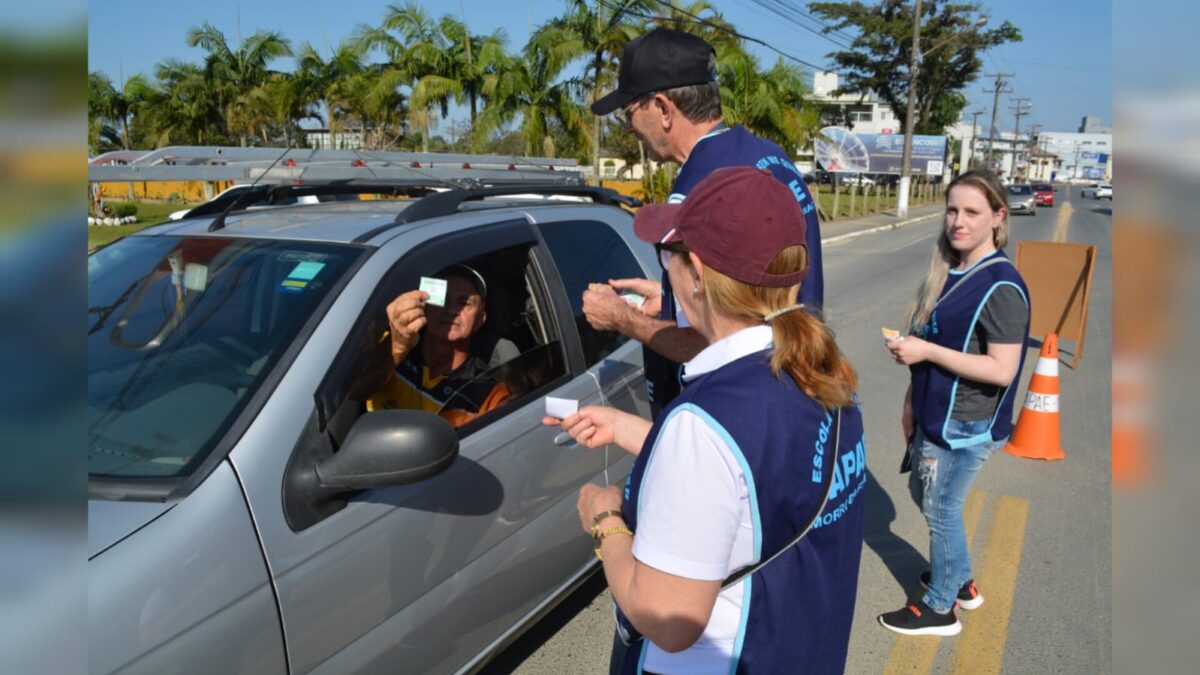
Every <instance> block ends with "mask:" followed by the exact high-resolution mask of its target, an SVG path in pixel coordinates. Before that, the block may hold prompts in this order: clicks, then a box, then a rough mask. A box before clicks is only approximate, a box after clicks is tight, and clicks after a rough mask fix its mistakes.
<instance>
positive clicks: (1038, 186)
mask: <svg viewBox="0 0 1200 675" xmlns="http://www.w3.org/2000/svg"><path fill="white" fill-rule="evenodd" d="M1031 187H1033V201H1034V203H1035V204H1037V205H1038V206H1054V186H1053V185H1050V184H1049V183H1034V184H1033V185H1032V186H1031Z"/></svg>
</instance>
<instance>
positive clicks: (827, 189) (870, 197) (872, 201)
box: [808, 184, 942, 220]
mask: <svg viewBox="0 0 1200 675" xmlns="http://www.w3.org/2000/svg"><path fill="white" fill-rule="evenodd" d="M808 188H809V190H812V188H813V186H812V185H811V184H810V185H809V186H808ZM840 192H841V194H840V195H839V196H838V208H837V213H834V212H833V186H831V185H820V186H818V193H817V195H815V196H816V197H817V201H818V203H819V204H820V207H821V211H823V212H824V213H825V214H826V215H827V216H828V217H829V219H830V220H841V219H843V218H849V217H851V215H853V217H855V218H861V217H862V216H867V215H872V214H875V213H882V212H884V211H895V210H896V189H895V188H892V189H891V190H890V191H887V192H886V193H885V192H884V188H882V187H871V188H869V190H868V192H867V196H866V200H865V201H866V209H865V212H864V208H863V207H864V204H863V202H864V199H863V194H862V192H861V191H859V190H858V189H857V188H856V189H855V192H854V209H853V211H851V208H850V187H849V186H842V187H841V188H840ZM941 201H942V196H941V195H940V194H938V192H937V190H936V189H935V188H931V189H930V190H929V193H928V196H927V198H925V199H922V198H921V197H920V193H919V192H918V193H914V194H913V196H912V198H911V199H910V200H909V202H908V203H909V206H921V205H924V204H934V203H941Z"/></svg>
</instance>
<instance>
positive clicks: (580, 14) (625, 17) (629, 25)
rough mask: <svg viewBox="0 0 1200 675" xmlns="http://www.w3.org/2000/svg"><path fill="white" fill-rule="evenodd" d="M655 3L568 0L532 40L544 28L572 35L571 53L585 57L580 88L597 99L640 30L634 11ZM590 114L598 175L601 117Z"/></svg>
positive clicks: (644, 1) (608, 87) (539, 31)
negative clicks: (559, 14)
mask: <svg viewBox="0 0 1200 675" xmlns="http://www.w3.org/2000/svg"><path fill="white" fill-rule="evenodd" d="M652 5H654V3H652V2H649V1H648V0H615V1H610V0H596V2H595V5H594V6H593V5H592V4H589V2H588V0H568V2H567V12H566V14H565V15H564V16H562V17H559V18H556V19H551V20H550V21H549V22H548V23H546V24H545V25H544V26H543V27H542V28H540V29H538V32H537V33H535V35H534V37H533V38H531V41H532V40H541V39H545V38H539V37H538V34H540V33H542V32H543V31H544V30H550V31H563V32H565V33H567V34H569V35H571V36H572V38H571V40H570V42H571V43H572V44H576V45H578V53H577V54H576V55H575V56H574V57H572V58H573V59H574V58H582V59H583V60H584V77H583V81H582V83H581V84H582V85H583V88H584V89H586V90H587V91H588V99H589V100H588V102H589V103H592V102H595V101H596V100H598V99H599V98H600V97H601V95H602V94H604V93H605V92H606V91H607V90H609V89H611V88H612V87H613V84H614V80H615V78H616V74H617V60H618V58H619V57H620V55H621V52H622V50H623V49H624V48H625V45H627V44H629V42H630V41H631V40H633V39H634V38H636V37H637V36H638V35H639V34H640V33H642V32H643V29H642V27H641V26H640V25H639V24H638V23H637V22H636V15H639V14H643V13H645V12H646V11H647V10H649V9H650V8H651V6H652ZM586 114H587V115H588V116H589V117H592V120H591V121H592V134H591V140H592V164H593V166H594V169H595V172H596V174H595V175H596V176H597V177H599V175H600V120H599V119H598V118H596V117H595V116H593V115H591V113H590V112H588V113H586Z"/></svg>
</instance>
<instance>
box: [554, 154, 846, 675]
mask: <svg viewBox="0 0 1200 675" xmlns="http://www.w3.org/2000/svg"><path fill="white" fill-rule="evenodd" d="M635 229H636V231H637V235H638V237H640V238H641V239H643V240H646V241H650V242H655V243H656V246H657V248H658V251H659V256H660V262H661V264H662V266H663V270H664V273H665V274H667V275H669V277H670V281H671V286H672V288H674V289H676V293H677V294H678V295H679V302H680V305H681V306H682V309H683V311H684V313H685V314H686V316H687V319H688V321H689V322H690V323H691V325H692V326H694V327H695V328H696V329H697V330H698V331H699V332H700V333H701V334H702V335H703V336H704V337H705V338H706V339H707V341H708V343H709V346H708V347H707V348H706V349H704V350H703V351H701V352H700V353H699V354H698V355H697V356H696V357H695V358H694V359H692V360H691V361H689V362H688V363H686V364H685V366H684V376H683V379H684V383H685V388H684V390H683V393H682V394H681V395H680V396H679V397H678V398H676V399H675V400H673V401H672V402H671V404H670V405H669V406H667V407H666V408H664V409H663V411H662V412H661V413H660V415H659V416H658V418H657V419H656V420H655V421H654V422H653V423H652V422H650V421H647V420H644V419H641V418H638V417H636V416H634V415H630V414H628V413H623V412H621V411H617V410H614V409H612V408H604V407H586V408H583V409H581V410H580V411H579V412H578V413H577V414H575V415H571V416H570V417H568V418H566V419H564V420H558V419H555V418H547V419H546V422H547V424H561V425H562V427H563V428H564V429H565V430H567V431H568V432H569V433H570V434H571V435H572V437H574V438H575V439H577V440H578V441H579V443H580V444H582V445H584V446H586V447H599V446H602V445H605V444H609V443H615V444H617V445H619V446H621V447H622V448H624V449H625V450H627V451H629V452H631V453H633V454H635V455H637V459H636V460H635V461H634V465H633V469H632V471H631V474H630V476H629V480H628V481H627V483H626V485H625V487H624V489H623V490H622V489H621V488H619V487H615V486H613V487H608V488H600V487H597V486H594V485H585V486H584V487H583V489H582V490H581V491H580V495H579V504H578V506H579V517H580V521H581V523H582V525H583V527H584V529H585V530H586V531H588V532H590V533H591V534H592V535H593V537H594V538H595V541H596V554H597V555H598V556H600V557H601V560H603V564H604V574H605V576H606V578H607V579H608V585H609V587H610V588H611V589H612V595H613V598H614V600H615V601H616V604H617V617H618V631H617V633H618V636H617V637H618V639H617V641H616V642H615V643H614V658H613V669H614V670H618V671H620V672H639V671H640V672H659V673H668V672H669V673H677V672H685V673H708V672H713V673H716V672H721V673H729V672H735V671H736V672H764V673H765V672H797V671H799V672H819V673H826V672H829V673H834V672H837V673H840V672H842V669H843V668H844V666H845V661H846V648H847V643H848V641H849V635H850V623H851V619H852V616H853V613H854V598H855V594H856V591H857V583H858V565H859V556H860V552H861V549H862V533H863V504H862V500H861V499H860V496H861V492H862V489H863V487H864V485H865V484H866V459H865V448H864V442H863V425H862V416H861V413H860V411H859V409H858V407H857V401H856V398H855V394H854V389H855V384H856V378H855V375H854V371H853V369H852V368H851V366H850V364H849V362H848V361H847V360H846V359H845V357H844V356H843V355H842V353H841V351H840V350H839V349H838V346H837V344H836V343H835V342H834V340H833V336H832V334H831V333H830V331H829V330H828V329H827V328H826V327H825V325H824V324H822V323H821V322H819V321H818V320H817V319H815V318H813V317H812V316H810V315H809V314H808V313H806V312H803V311H797V310H799V309H801V308H802V307H801V306H800V305H797V304H793V303H794V301H795V298H796V297H797V290H798V286H799V284H800V280H801V279H803V278H804V274H805V271H806V267H807V250H806V247H805V243H804V242H805V219H804V216H803V214H802V212H801V210H800V207H799V206H798V204H797V203H796V200H795V198H794V196H793V195H792V193H791V192H790V191H789V190H788V189H787V188H786V187H785V186H784V185H782V184H781V183H779V181H777V180H775V179H774V178H773V177H772V176H771V175H770V174H769V173H768V172H766V171H762V170H758V169H753V168H747V167H741V168H729V169H720V170H717V171H714V172H713V173H712V174H711V175H710V176H709V177H707V178H705V179H704V180H703V181H702V182H701V183H700V184H699V185H697V187H696V188H695V190H694V191H693V192H692V193H691V195H690V196H689V197H688V199H687V201H685V202H684V203H682V204H665V205H652V206H646V207H643V208H642V209H641V210H640V211H639V212H638V215H637V218H636V220H635ZM643 636H644V637H643Z"/></svg>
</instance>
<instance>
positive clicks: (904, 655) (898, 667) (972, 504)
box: [883, 490, 987, 675]
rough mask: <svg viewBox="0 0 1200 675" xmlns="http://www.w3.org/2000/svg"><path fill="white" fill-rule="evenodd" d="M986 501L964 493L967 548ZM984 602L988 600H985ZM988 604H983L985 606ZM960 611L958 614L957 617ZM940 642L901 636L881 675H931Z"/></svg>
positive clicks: (980, 494) (981, 494)
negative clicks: (916, 674) (913, 674)
mask: <svg viewBox="0 0 1200 675" xmlns="http://www.w3.org/2000/svg"><path fill="white" fill-rule="evenodd" d="M985 501H987V493H986V492H981V491H979V490H971V491H970V492H968V493H967V501H966V503H964V504H963V525H964V526H965V529H966V533H967V549H968V550H970V548H971V542H972V541H974V539H975V531H976V530H977V529H978V526H979V518H980V516H982V515H983V505H984V502H985ZM984 600H985V601H986V600H987V598H986V597H985V598H984ZM984 604H985V605H986V604H987V603H986V602H985V603H984ZM961 617H962V612H959V618H961ZM941 644H942V640H938V639H935V638H930V637H925V636H918V635H901V636H899V637H898V638H897V639H896V643H895V644H894V645H892V653H891V654H890V655H889V656H888V660H887V663H886V664H884V666H883V672H884V675H900V674H901V673H929V672H933V662H934V660H935V659H936V658H937V653H938V647H940V646H941Z"/></svg>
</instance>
